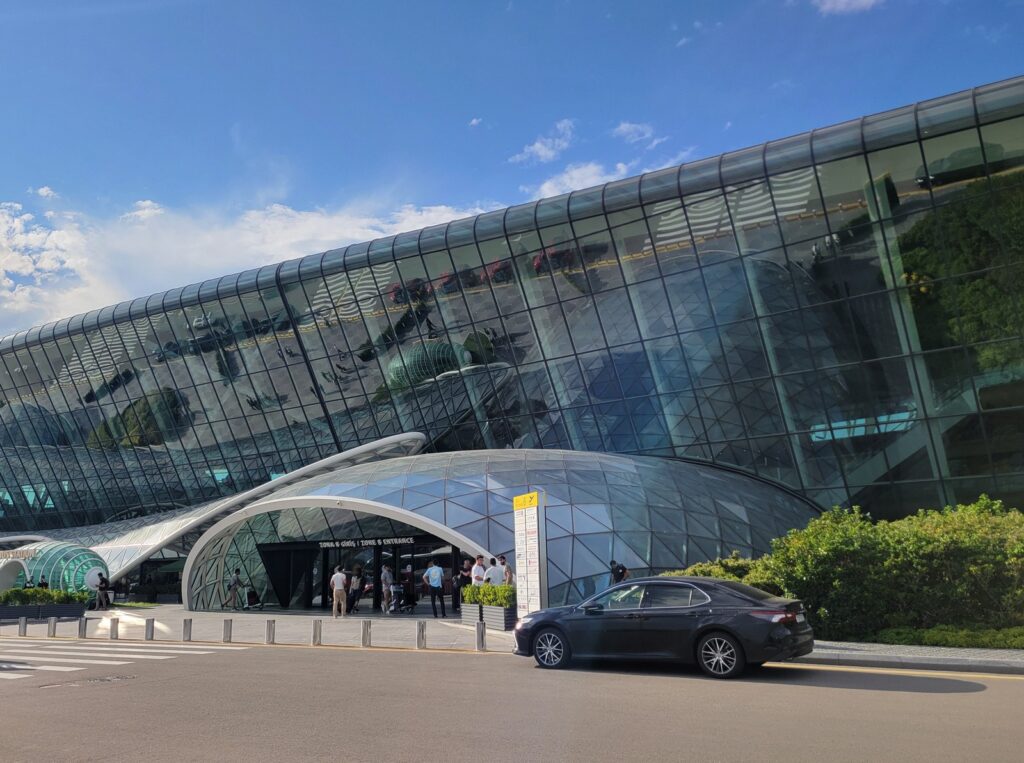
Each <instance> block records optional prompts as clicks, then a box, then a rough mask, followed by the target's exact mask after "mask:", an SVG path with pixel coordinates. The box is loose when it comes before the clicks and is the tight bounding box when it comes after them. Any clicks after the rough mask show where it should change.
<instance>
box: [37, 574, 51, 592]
mask: <svg viewBox="0 0 1024 763" xmlns="http://www.w3.org/2000/svg"><path fill="white" fill-rule="evenodd" d="M39 587H40V588H42V589H43V590H44V591H45V590H47V589H49V587H50V584H49V583H48V582H46V575H40V576H39Z"/></svg>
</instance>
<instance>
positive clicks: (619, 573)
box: [608, 559, 629, 583]
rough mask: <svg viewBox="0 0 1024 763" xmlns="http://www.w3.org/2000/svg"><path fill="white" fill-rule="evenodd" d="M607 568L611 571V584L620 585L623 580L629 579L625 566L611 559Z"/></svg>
mask: <svg viewBox="0 0 1024 763" xmlns="http://www.w3.org/2000/svg"><path fill="white" fill-rule="evenodd" d="M608 566H609V568H611V571H612V583H621V582H622V581H623V580H628V579H629V570H627V569H626V567H625V565H622V564H619V563H618V562H617V561H615V560H614V559H612V560H611V562H609V563H608Z"/></svg>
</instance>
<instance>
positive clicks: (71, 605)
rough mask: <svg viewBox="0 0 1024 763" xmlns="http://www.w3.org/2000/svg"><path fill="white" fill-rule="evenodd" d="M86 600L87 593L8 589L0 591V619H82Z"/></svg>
mask: <svg viewBox="0 0 1024 763" xmlns="http://www.w3.org/2000/svg"><path fill="white" fill-rule="evenodd" d="M88 600H89V594H87V593H75V592H73V591H62V590H59V589H46V588H9V589H8V590H6V591H0V619H3V620H17V619H18V618H20V617H27V618H29V619H31V620H36V619H41V618H47V617H82V615H84V614H85V603H86V602H87V601H88Z"/></svg>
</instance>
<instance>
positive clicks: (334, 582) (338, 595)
mask: <svg viewBox="0 0 1024 763" xmlns="http://www.w3.org/2000/svg"><path fill="white" fill-rule="evenodd" d="M347 583H348V577H347V576H346V575H345V573H344V572H342V571H341V565H340V564H339V565H338V566H337V567H335V568H334V574H333V575H331V601H332V606H331V612H332V614H333V615H334V619H335V620H337V619H338V616H339V615H340V616H341V617H344V616H345V585H346V584H347Z"/></svg>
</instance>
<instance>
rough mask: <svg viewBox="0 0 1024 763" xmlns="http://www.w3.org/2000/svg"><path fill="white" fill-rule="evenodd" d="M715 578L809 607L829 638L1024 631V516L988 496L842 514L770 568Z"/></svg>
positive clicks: (761, 563)
mask: <svg viewBox="0 0 1024 763" xmlns="http://www.w3.org/2000/svg"><path fill="white" fill-rule="evenodd" d="M670 574H696V575H710V576H712V577H721V578H727V579H732V580H742V581H744V582H745V583H748V584H749V585H753V586H755V587H758V588H762V589H765V590H769V591H772V592H774V593H779V594H782V595H785V596H790V597H793V598H798V599H800V600H802V601H803V602H804V606H805V607H806V608H807V611H808V617H809V618H810V620H811V623H812V624H813V625H814V628H815V633H816V634H817V635H818V636H820V637H821V638H826V639H828V638H837V639H858V638H861V639H863V638H868V637H870V636H871V635H872V634H875V633H877V632H879V631H884V630H886V629H892V628H904V629H906V628H909V629H925V630H927V629H933V628H935V627H936V626H963V625H965V624H970V625H974V626H983V627H988V628H1008V627H1013V626H1018V625H1024V514H1022V513H1021V512H1019V511H1016V510H1015V509H1010V508H1007V507H1005V506H1004V505H1003V503H1002V502H1001V501H996V500H992V499H990V498H989V497H988V496H985V495H982V496H981V497H980V498H978V500H977V501H975V502H974V503H971V504H966V505H959V506H956V507H946V508H944V509H941V510H923V511H920V512H918V513H917V514H915V515H913V516H910V517H906V518H904V519H900V520H896V521H891V522H873V521H872V520H871V518H870V516H869V515H867V514H865V513H863V512H862V511H861V510H860V509H858V508H853V509H838V508H837V509H833V510H832V511H828V512H825V513H824V514H822V515H821V516H820V517H817V518H815V519H814V520H812V521H811V522H810V523H809V524H808V525H807V527H806V528H804V529H802V530H792V531H790V532H789V533H788V534H787V535H785V536H784V537H782V538H778V539H776V540H775V541H773V542H772V551H771V553H770V554H767V555H766V556H763V557H761V558H760V559H755V560H750V559H742V558H739V557H738V556H733V557H729V558H726V559H719V560H716V561H715V562H702V563H700V564H696V565H693V566H691V567H689V568H687V569H685V570H681V571H679V572H676V573H670Z"/></svg>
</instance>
